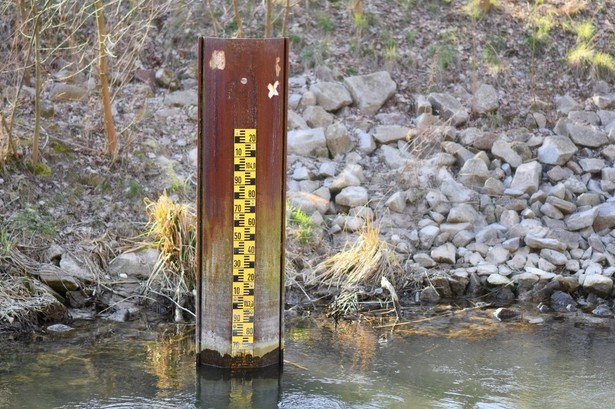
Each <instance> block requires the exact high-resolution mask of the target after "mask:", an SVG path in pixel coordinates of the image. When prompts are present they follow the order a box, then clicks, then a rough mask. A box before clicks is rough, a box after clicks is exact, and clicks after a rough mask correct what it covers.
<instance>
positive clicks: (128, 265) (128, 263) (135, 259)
mask: <svg viewBox="0 0 615 409" xmlns="http://www.w3.org/2000/svg"><path fill="white" fill-rule="evenodd" d="M159 256H160V252H159V251H158V250H157V249H153V248H149V249H144V250H140V251H136V252H131V253H123V254H120V255H119V256H117V257H116V258H114V259H113V261H111V263H110V264H109V273H110V274H112V275H118V276H120V275H122V274H124V275H126V276H127V277H130V278H137V279H141V280H143V279H147V278H149V276H150V274H151V273H152V272H153V271H154V267H155V266H156V263H157V262H158V258H159Z"/></svg>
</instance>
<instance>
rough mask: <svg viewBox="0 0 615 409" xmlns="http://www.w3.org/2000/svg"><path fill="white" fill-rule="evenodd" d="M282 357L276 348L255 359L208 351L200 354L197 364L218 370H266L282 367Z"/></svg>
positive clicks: (249, 356)
mask: <svg viewBox="0 0 615 409" xmlns="http://www.w3.org/2000/svg"><path fill="white" fill-rule="evenodd" d="M281 356H282V351H281V350H280V349H279V348H276V349H275V350H274V351H271V352H269V353H268V354H265V355H264V356H262V357H258V356H257V357H253V356H252V355H240V356H231V355H229V354H225V355H224V356H222V355H220V353H219V352H218V351H213V350H211V349H206V350H203V351H201V352H199V353H198V356H197V362H198V363H199V364H200V365H204V366H213V367H216V368H231V369H246V368H266V367H273V366H274V365H279V366H281V365H282V362H281V359H280V357H281Z"/></svg>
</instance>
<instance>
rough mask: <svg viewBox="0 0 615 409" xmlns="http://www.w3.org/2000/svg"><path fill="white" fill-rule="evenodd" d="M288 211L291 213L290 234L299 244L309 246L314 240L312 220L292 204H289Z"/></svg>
mask: <svg viewBox="0 0 615 409" xmlns="http://www.w3.org/2000/svg"><path fill="white" fill-rule="evenodd" d="M286 209H287V211H289V212H290V220H289V226H288V227H289V234H290V235H291V236H292V237H294V238H295V239H297V241H298V242H299V244H302V245H306V244H309V243H310V242H311V241H312V240H313V238H314V223H313V222H312V218H311V217H310V215H308V214H307V213H305V212H303V211H302V210H301V209H299V208H297V207H294V206H292V205H290V204H287V206H286Z"/></svg>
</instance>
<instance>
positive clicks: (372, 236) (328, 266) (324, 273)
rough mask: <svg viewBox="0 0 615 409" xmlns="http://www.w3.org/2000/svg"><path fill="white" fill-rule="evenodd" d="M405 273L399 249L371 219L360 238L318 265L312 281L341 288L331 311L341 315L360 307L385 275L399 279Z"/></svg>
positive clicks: (330, 313)
mask: <svg viewBox="0 0 615 409" xmlns="http://www.w3.org/2000/svg"><path fill="white" fill-rule="evenodd" d="M401 273H402V268H401V266H400V264H399V262H398V260H397V258H396V256H395V252H394V251H393V249H392V248H391V247H390V245H389V244H388V243H386V242H385V241H383V240H381V238H380V229H379V228H378V227H376V226H374V225H373V224H372V223H371V222H367V223H366V224H365V226H364V227H363V229H362V230H361V231H360V233H359V236H358V237H357V239H356V241H354V242H348V243H346V245H345V246H344V248H343V249H342V250H341V251H340V252H338V253H336V254H334V255H332V256H331V257H329V258H327V259H325V260H324V261H322V262H321V263H320V264H319V265H318V266H317V267H316V271H315V274H314V276H313V279H312V282H311V284H320V285H326V286H330V287H336V288H338V289H339V294H338V295H337V296H336V297H335V299H334V300H333V302H332V303H331V305H330V306H329V312H328V315H329V316H332V317H334V318H336V319H337V318H339V317H343V316H349V315H351V314H353V313H354V312H356V311H358V310H359V307H360V299H361V298H364V296H365V295H366V291H365V290H366V289H367V288H375V287H379V286H380V285H381V283H382V282H383V278H384V279H385V281H388V282H391V283H396V282H397V281H398V278H399V277H400V275H401Z"/></svg>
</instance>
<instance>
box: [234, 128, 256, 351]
mask: <svg viewBox="0 0 615 409" xmlns="http://www.w3.org/2000/svg"><path fill="white" fill-rule="evenodd" d="M233 164H234V169H233V293H232V294H233V325H232V331H233V332H232V334H233V335H232V340H231V341H232V356H239V355H242V354H243V355H253V354H254V307H255V305H254V284H255V281H256V169H257V167H256V129H235V132H234V146H233Z"/></svg>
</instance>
